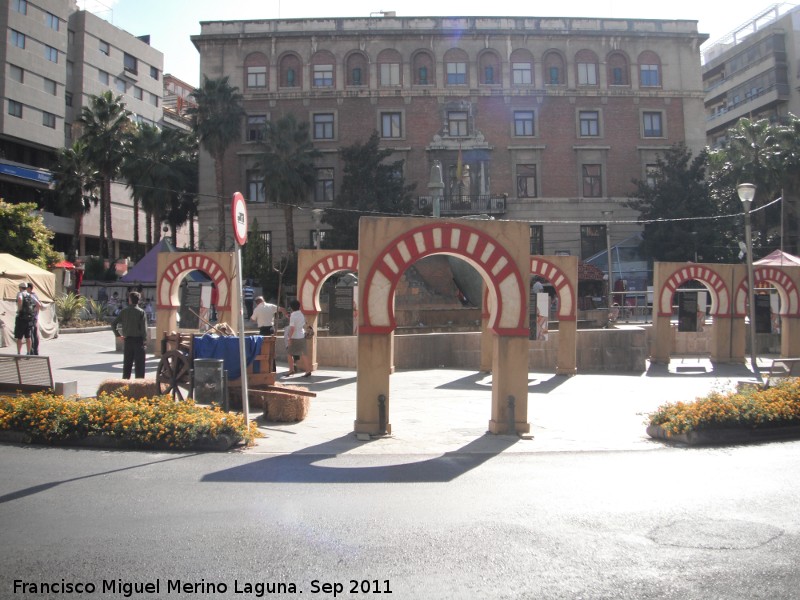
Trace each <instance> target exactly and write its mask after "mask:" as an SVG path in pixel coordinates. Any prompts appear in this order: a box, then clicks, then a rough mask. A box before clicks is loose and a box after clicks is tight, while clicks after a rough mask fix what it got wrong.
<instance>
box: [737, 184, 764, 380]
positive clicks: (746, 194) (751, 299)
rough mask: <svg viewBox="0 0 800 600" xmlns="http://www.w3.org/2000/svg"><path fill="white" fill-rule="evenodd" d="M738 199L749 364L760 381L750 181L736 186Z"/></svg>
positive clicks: (753, 196) (753, 193)
mask: <svg viewBox="0 0 800 600" xmlns="http://www.w3.org/2000/svg"><path fill="white" fill-rule="evenodd" d="M736 193H737V194H739V200H741V201H742V206H744V243H745V245H746V247H747V301H748V302H747V303H748V305H749V307H750V310H749V312H748V314H749V315H750V366H751V367H752V369H753V374H754V375H755V376H756V378H757V379H758V380H759V381H760V380H761V373H760V372H759V370H758V362H757V360H756V356H757V353H756V303H755V292H756V286H755V277H754V275H753V235H752V232H751V228H750V205H751V204H752V202H753V198H755V195H756V186H755V185H753V184H752V183H740V184H739V185H738V186H737V187H736Z"/></svg>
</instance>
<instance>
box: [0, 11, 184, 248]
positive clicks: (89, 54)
mask: <svg viewBox="0 0 800 600" xmlns="http://www.w3.org/2000/svg"><path fill="white" fill-rule="evenodd" d="M3 6H4V10H0V28H1V29H2V31H3V32H4V33H5V34H6V43H5V44H4V45H2V48H0V65H2V68H3V77H2V79H0V86H2V87H0V96H2V98H3V104H4V106H3V110H2V112H1V113H0V197H3V198H4V199H6V200H7V201H11V202H23V201H24V202H35V203H36V204H37V205H38V206H40V207H44V206H46V205H47V198H46V196H47V195H48V194H51V193H52V192H51V187H52V174H51V173H50V171H49V169H50V168H51V166H52V164H53V161H54V159H55V156H56V153H57V151H58V150H59V149H60V148H63V147H65V146H69V145H71V144H72V142H73V141H74V139H76V137H77V136H79V135H80V128H79V126H78V124H77V120H78V118H79V117H80V114H81V110H82V108H83V107H84V106H85V105H87V104H88V102H89V98H90V96H91V95H99V94H101V93H102V92H104V91H105V90H111V91H112V93H114V94H115V95H120V96H122V97H123V100H124V102H125V105H126V108H127V109H128V110H129V111H131V112H132V113H133V115H134V118H135V119H136V120H138V121H140V122H146V123H150V124H154V125H164V119H163V106H162V104H163V96H164V82H163V65H164V56H163V54H162V53H161V52H160V51H158V50H156V49H155V48H152V47H151V46H150V44H149V39H148V38H147V36H143V37H136V36H134V35H132V34H130V33H128V32H126V31H123V30H122V29H119V28H118V27H115V26H114V25H112V24H111V23H109V22H108V21H105V20H104V19H101V18H100V17H98V16H97V15H95V14H93V13H91V12H87V11H84V10H78V7H77V4H76V3H75V2H74V1H72V0H70V1H64V0H37V2H35V3H34V2H31V1H28V0H10V1H9V2H4V3H3ZM43 214H44V219H45V223H46V224H47V225H48V227H49V228H50V229H52V230H53V231H55V233H56V237H55V240H54V245H55V246H56V249H59V250H66V249H68V248H69V242H70V240H71V235H72V232H73V230H74V225H73V220H72V218H71V217H70V216H69V215H66V216H64V215H56V214H53V213H51V212H45V211H43ZM112 215H113V219H114V221H113V228H114V237H115V244H116V248H115V251H114V255H115V256H118V257H120V256H132V255H133V254H134V252H133V246H132V241H133V237H134V236H133V207H132V201H131V198H130V194H129V191H128V189H127V188H126V187H125V185H124V184H121V183H119V184H117V183H115V184H113V185H112ZM144 226H145V225H144V219H141V223H140V231H139V237H140V240H144V239H145V232H144ZM99 229H100V227H99V219H98V216H97V214H96V211H95V209H93V210H92V212H90V213H89V214H88V215H86V216H85V217H84V220H83V235H82V238H81V241H80V254H82V255H86V254H97V253H98V251H99V241H98V237H99ZM184 238H188V235H187V234H186V233H185V232H181V235H180V236H179V240H178V245H179V246H180V245H182V244H183V243H185V242H186V240H185V239H184Z"/></svg>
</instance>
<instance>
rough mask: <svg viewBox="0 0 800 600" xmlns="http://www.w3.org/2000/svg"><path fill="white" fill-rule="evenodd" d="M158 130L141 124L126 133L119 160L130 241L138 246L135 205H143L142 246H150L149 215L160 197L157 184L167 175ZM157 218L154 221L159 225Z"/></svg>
mask: <svg viewBox="0 0 800 600" xmlns="http://www.w3.org/2000/svg"><path fill="white" fill-rule="evenodd" d="M161 137H162V133H161V130H160V129H159V128H158V127H154V126H153V125H148V124H146V123H141V124H139V125H137V126H136V127H134V128H132V129H131V131H130V132H129V139H130V144H129V152H128V154H127V155H126V156H125V160H124V161H123V163H122V175H123V177H125V180H126V181H127V186H128V187H129V188H130V189H131V195H132V197H133V243H134V247H136V248H137V249H138V247H139V206H140V205H141V206H142V207H143V208H144V212H145V222H146V232H147V233H146V234H145V235H146V240H145V243H146V246H147V248H148V249H150V248H151V247H152V245H153V235H152V226H153V216H154V214H155V213H157V211H158V207H159V206H160V205H161V202H162V200H163V196H164V192H163V191H162V189H161V184H162V182H163V180H164V179H165V178H167V177H168V175H169V165H168V164H167V162H166V161H165V160H164V152H163V144H162V140H161ZM159 223H160V219H157V220H156V225H157V226H160V225H159Z"/></svg>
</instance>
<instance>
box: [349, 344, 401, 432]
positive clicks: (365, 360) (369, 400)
mask: <svg viewBox="0 0 800 600" xmlns="http://www.w3.org/2000/svg"><path fill="white" fill-rule="evenodd" d="M391 357H392V337H391V336H390V335H389V334H375V335H370V334H363V333H360V334H359V336H358V381H357V382H356V420H355V423H354V430H355V432H356V433H369V434H371V435H377V434H380V433H382V432H381V427H380V416H381V415H380V407H379V396H381V395H383V396H384V398H385V404H384V409H385V418H386V433H391V431H392V426H391V424H390V422H389V392H390V390H389V375H390V372H391V364H392V358H391Z"/></svg>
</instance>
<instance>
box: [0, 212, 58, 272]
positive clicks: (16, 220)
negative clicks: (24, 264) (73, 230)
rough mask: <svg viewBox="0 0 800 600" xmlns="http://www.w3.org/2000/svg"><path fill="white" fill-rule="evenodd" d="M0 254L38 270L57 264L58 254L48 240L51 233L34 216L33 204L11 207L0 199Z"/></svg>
mask: <svg viewBox="0 0 800 600" xmlns="http://www.w3.org/2000/svg"><path fill="white" fill-rule="evenodd" d="M0 230H1V231H2V232H3V235H2V236H0V252H6V253H8V254H13V255H14V256H16V257H17V258H21V259H22V260H26V261H28V262H31V263H33V264H35V265H36V266H38V267H41V268H42V269H46V268H47V267H48V266H49V265H52V264H53V263H56V262H58V260H59V259H60V258H61V257H60V255H59V254H58V253H57V252H56V251H55V250H53V246H52V244H51V243H50V241H51V240H52V239H53V235H54V234H53V232H52V231H50V230H49V229H48V228H47V227H46V226H45V224H44V220H43V219H42V217H41V216H40V215H39V214H37V213H36V204H34V203H33V202H23V203H21V204H11V203H9V202H6V201H5V200H2V199H0Z"/></svg>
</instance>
